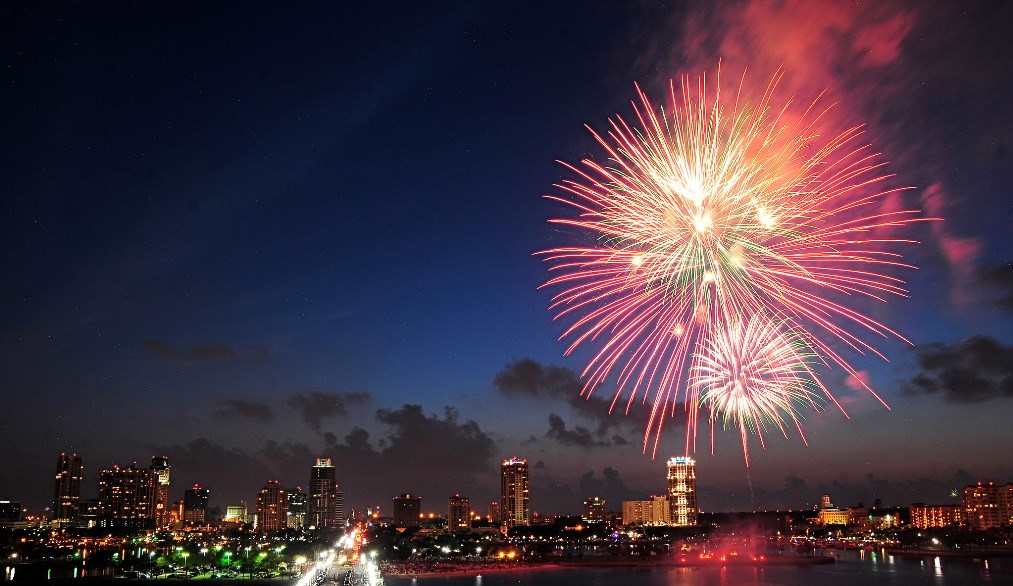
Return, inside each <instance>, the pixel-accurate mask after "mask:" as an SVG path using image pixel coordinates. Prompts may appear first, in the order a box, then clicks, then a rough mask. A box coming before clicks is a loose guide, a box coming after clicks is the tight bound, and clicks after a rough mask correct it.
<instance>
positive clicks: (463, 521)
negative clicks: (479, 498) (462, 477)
mask: <svg viewBox="0 0 1013 586" xmlns="http://www.w3.org/2000/svg"><path fill="white" fill-rule="evenodd" d="M447 529H449V530H451V531H459V530H462V529H471V501H470V500H469V499H468V497H466V496H461V493H454V494H453V495H452V496H451V497H450V500H449V501H448V508H447Z"/></svg>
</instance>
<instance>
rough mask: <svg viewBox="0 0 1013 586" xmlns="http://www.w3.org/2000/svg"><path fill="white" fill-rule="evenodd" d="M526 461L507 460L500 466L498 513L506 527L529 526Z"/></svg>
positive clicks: (518, 459)
mask: <svg viewBox="0 0 1013 586" xmlns="http://www.w3.org/2000/svg"><path fill="white" fill-rule="evenodd" d="M529 506H530V500H529V494H528V461H527V460H525V459H524V458H509V459H507V460H503V463H502V464H501V465H500V511H501V513H500V514H501V516H502V522H503V523H504V524H505V525H506V526H507V527H514V526H517V525H530V524H531V511H530V509H529Z"/></svg>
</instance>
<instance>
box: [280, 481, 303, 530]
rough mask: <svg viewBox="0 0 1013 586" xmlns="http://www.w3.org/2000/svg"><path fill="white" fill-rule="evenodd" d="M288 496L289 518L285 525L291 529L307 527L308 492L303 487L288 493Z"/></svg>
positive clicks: (290, 490)
mask: <svg viewBox="0 0 1013 586" xmlns="http://www.w3.org/2000/svg"><path fill="white" fill-rule="evenodd" d="M286 494H287V495H288V513H287V515H288V518H287V519H286V521H285V525H287V526H288V528H289V529H302V528H303V527H305V526H306V511H307V503H308V499H307V496H306V491H305V490H303V489H302V487H301V486H297V487H295V488H291V489H289V490H287V491H286Z"/></svg>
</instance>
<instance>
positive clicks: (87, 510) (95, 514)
mask: <svg viewBox="0 0 1013 586" xmlns="http://www.w3.org/2000/svg"><path fill="white" fill-rule="evenodd" d="M101 520H102V506H101V505H100V504H99V500H98V499H81V508H80V509H79V510H78V513H77V526H78V527H84V528H85V529H90V528H92V527H98V526H99V523H100V522H101Z"/></svg>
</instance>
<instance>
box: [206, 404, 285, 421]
mask: <svg viewBox="0 0 1013 586" xmlns="http://www.w3.org/2000/svg"><path fill="white" fill-rule="evenodd" d="M214 416H215V417H220V418H222V419H230V418H234V417H238V418H245V419H253V420H256V421H262V422H267V421H271V420H272V419H274V411H273V410H272V409H271V406H270V405H268V404H267V403H261V402H260V401H249V400H246V399H223V400H221V401H219V402H218V407H217V408H216V409H215V411H214Z"/></svg>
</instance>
